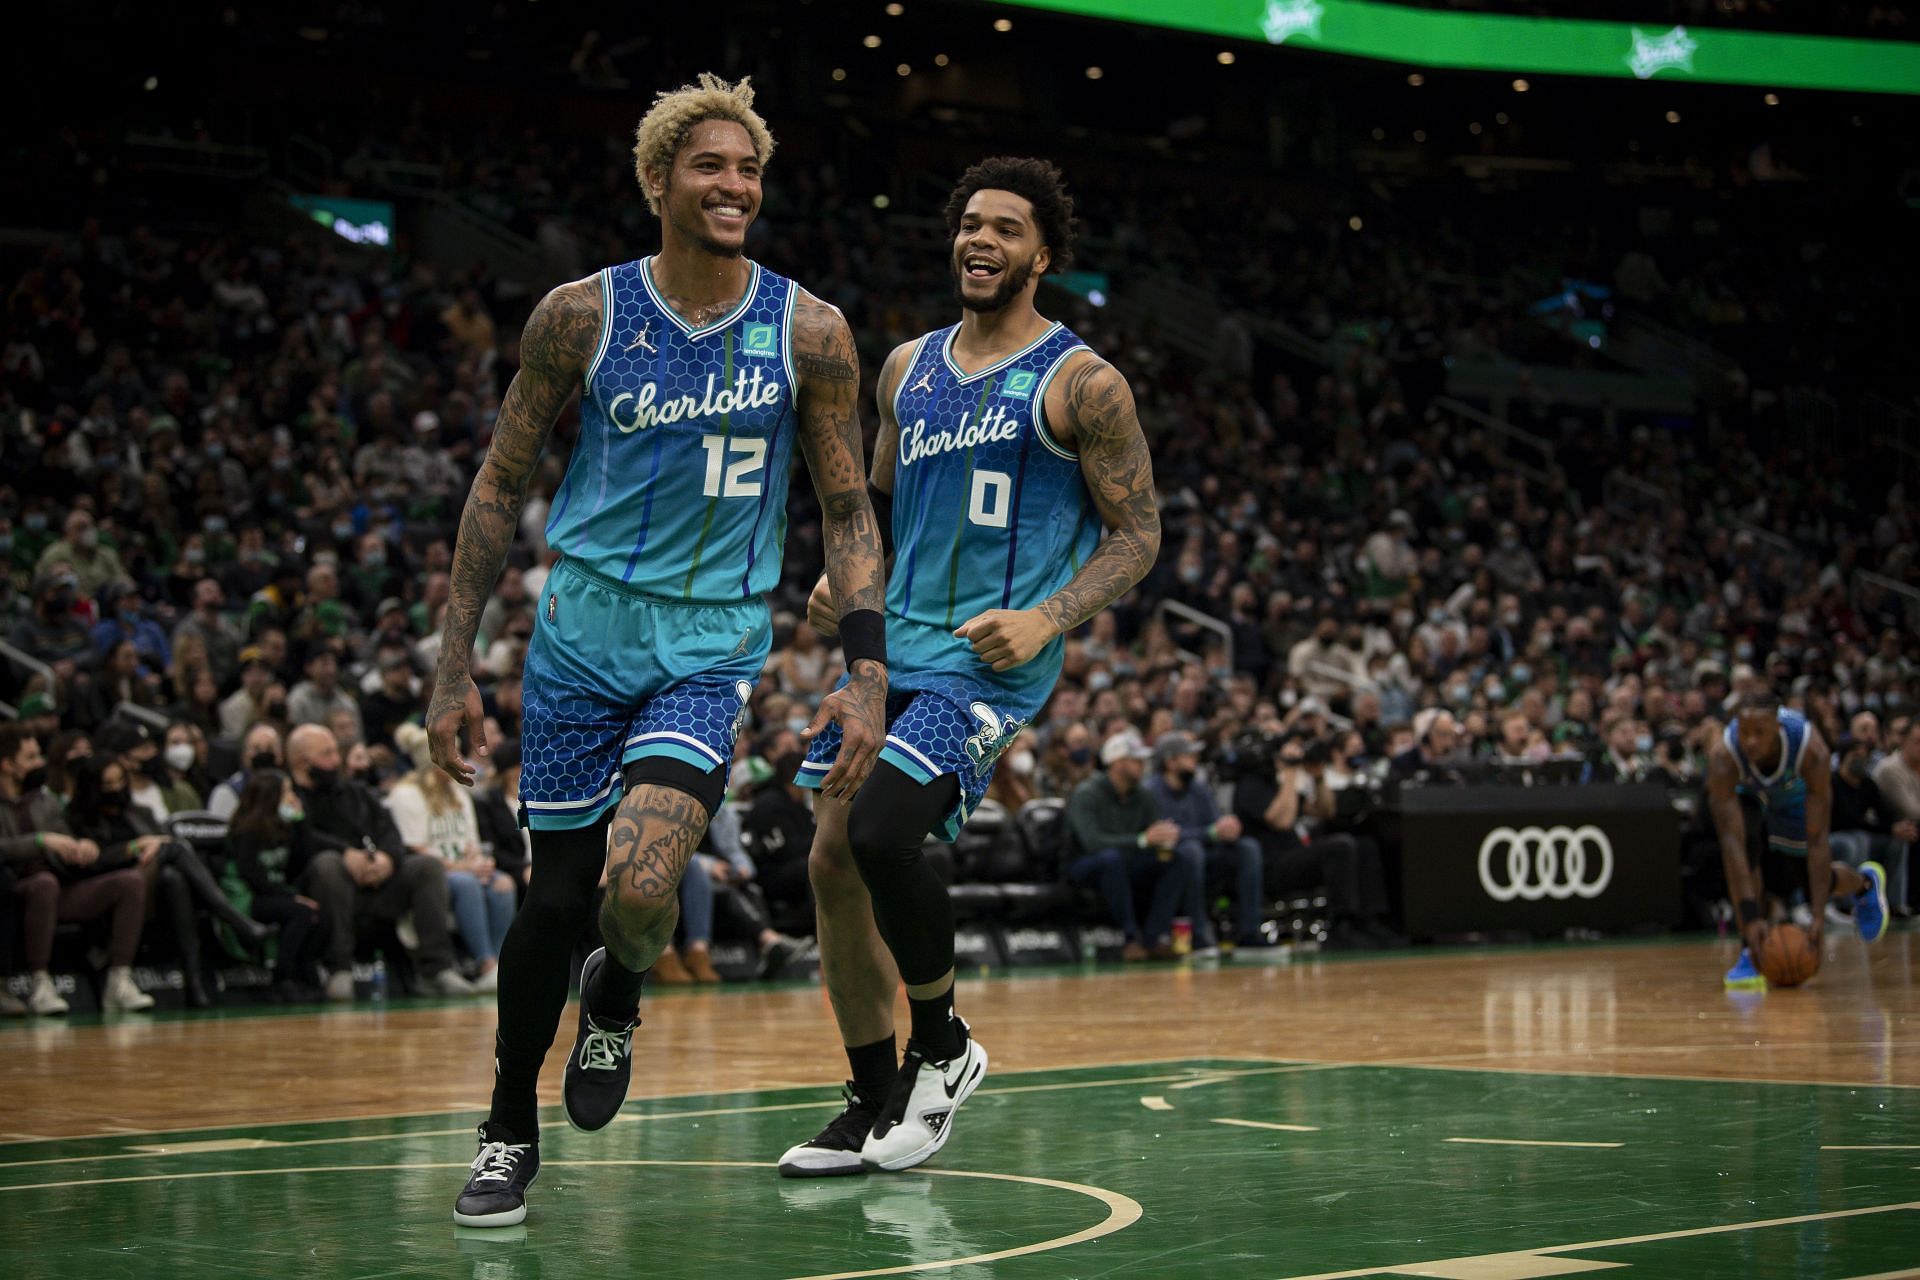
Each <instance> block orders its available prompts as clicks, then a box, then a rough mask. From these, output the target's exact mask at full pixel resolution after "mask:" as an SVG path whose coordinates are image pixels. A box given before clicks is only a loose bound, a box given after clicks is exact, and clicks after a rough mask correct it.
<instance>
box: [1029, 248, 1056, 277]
mask: <svg viewBox="0 0 1920 1280" xmlns="http://www.w3.org/2000/svg"><path fill="white" fill-rule="evenodd" d="M1052 265H1053V250H1051V249H1049V248H1047V246H1045V245H1041V246H1040V252H1039V253H1036V254H1034V255H1033V274H1035V275H1037V276H1043V275H1045V274H1047V268H1048V267H1050V266H1052Z"/></svg>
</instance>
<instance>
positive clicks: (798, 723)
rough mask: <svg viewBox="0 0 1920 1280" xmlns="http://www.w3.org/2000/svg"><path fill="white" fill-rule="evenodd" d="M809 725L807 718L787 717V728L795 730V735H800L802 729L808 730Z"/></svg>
mask: <svg viewBox="0 0 1920 1280" xmlns="http://www.w3.org/2000/svg"><path fill="white" fill-rule="evenodd" d="M808 723H809V721H808V720H807V717H805V716H788V717H787V728H789V729H791V730H793V731H794V732H795V733H799V732H800V731H801V730H802V729H804V728H806V727H807V725H808Z"/></svg>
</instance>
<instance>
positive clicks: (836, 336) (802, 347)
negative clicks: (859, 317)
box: [793, 289, 860, 384]
mask: <svg viewBox="0 0 1920 1280" xmlns="http://www.w3.org/2000/svg"><path fill="white" fill-rule="evenodd" d="M793 362H794V364H795V365H796V366H797V367H798V368H799V370H800V372H801V373H802V374H804V375H806V376H807V377H808V378H810V379H822V380H824V381H826V382H846V383H856V384H857V383H858V382H859V381H860V357H859V355H858V354H857V353H856V352H855V350H854V345H853V330H852V328H850V327H849V326H848V324H847V318H846V316H844V315H842V314H841V312H840V308H838V307H836V306H834V305H832V304H831V303H827V302H822V301H820V299H818V298H816V297H814V296H813V295H812V294H810V293H808V292H807V291H806V290H804V289H802V290H800V297H799V298H798V300H796V301H795V303H794V307H793Z"/></svg>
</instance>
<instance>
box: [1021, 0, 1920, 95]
mask: <svg viewBox="0 0 1920 1280" xmlns="http://www.w3.org/2000/svg"><path fill="white" fill-rule="evenodd" d="M1008 2H1009V3H1014V4H1020V5H1023V6H1025V7H1027V8H1031V9H1053V10H1056V11H1058V12H1061V13H1074V14H1080V15H1083V16H1086V17H1093V18H1112V19H1114V20H1116V21H1121V22H1136V23H1146V24H1150V25H1154V26H1162V27H1175V28H1178V29H1180V30H1184V31H1201V32H1206V33H1208V34H1211V35H1219V36H1230V37H1233V38H1235V39H1240V40H1263V41H1266V42H1267V43H1269V44H1283V45H1287V46H1288V47H1294V48H1302V49H1319V50H1322V51H1324V52H1327V53H1344V54H1351V55H1353V56H1355V57H1361V58H1382V59H1386V60H1388V61H1392V62H1405V63H1411V64H1413V65H1415V66H1423V67H1459V68H1463V69H1467V70H1473V71H1518V72H1525V73H1529V74H1534V75H1570V76H1627V77H1633V78H1636V79H1640V80H1699V81H1705V82H1710V83H1718V84H1752V85H1762V86H1765V87H1767V88H1769V89H1841V90H1853V91H1855V92H1860V93H1920V44H1916V43H1907V42H1895V41H1891V40H1844V39H1838V38H1835V37H1831V36H1809V35H1791V34H1783V33H1779V32H1758V31H1730V30H1726V29H1724V28H1720V27H1659V26H1647V25H1644V24H1640V25H1635V24H1629V23H1621V22H1585V21H1576V20H1573V19H1564V18H1520V17H1508V16H1504V15H1500V14H1481V13H1455V12H1443V11H1439V10H1433V9H1415V8H1410V7H1407V6H1404V5H1395V4H1379V3H1371V2H1370V0H1008Z"/></svg>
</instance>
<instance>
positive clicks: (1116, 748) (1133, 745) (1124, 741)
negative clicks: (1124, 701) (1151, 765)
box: [1100, 729, 1153, 765]
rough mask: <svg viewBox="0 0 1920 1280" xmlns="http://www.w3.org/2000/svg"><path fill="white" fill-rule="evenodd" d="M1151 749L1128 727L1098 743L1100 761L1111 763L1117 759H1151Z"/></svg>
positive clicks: (1104, 763)
mask: <svg viewBox="0 0 1920 1280" xmlns="http://www.w3.org/2000/svg"><path fill="white" fill-rule="evenodd" d="M1151 759H1153V751H1152V750H1151V749H1150V748H1149V747H1148V746H1147V744H1146V743H1144V742H1142V741H1141V740H1140V735H1139V734H1137V733H1135V732H1133V730H1131V729H1129V730H1127V731H1126V732H1124V733H1116V734H1114V735H1113V736H1112V737H1111V738H1108V739H1107V740H1106V741H1105V742H1104V743H1102V744H1101V745H1100V763H1101V764H1103V765H1106V764H1112V763H1114V762H1115V761H1117V760H1151Z"/></svg>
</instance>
